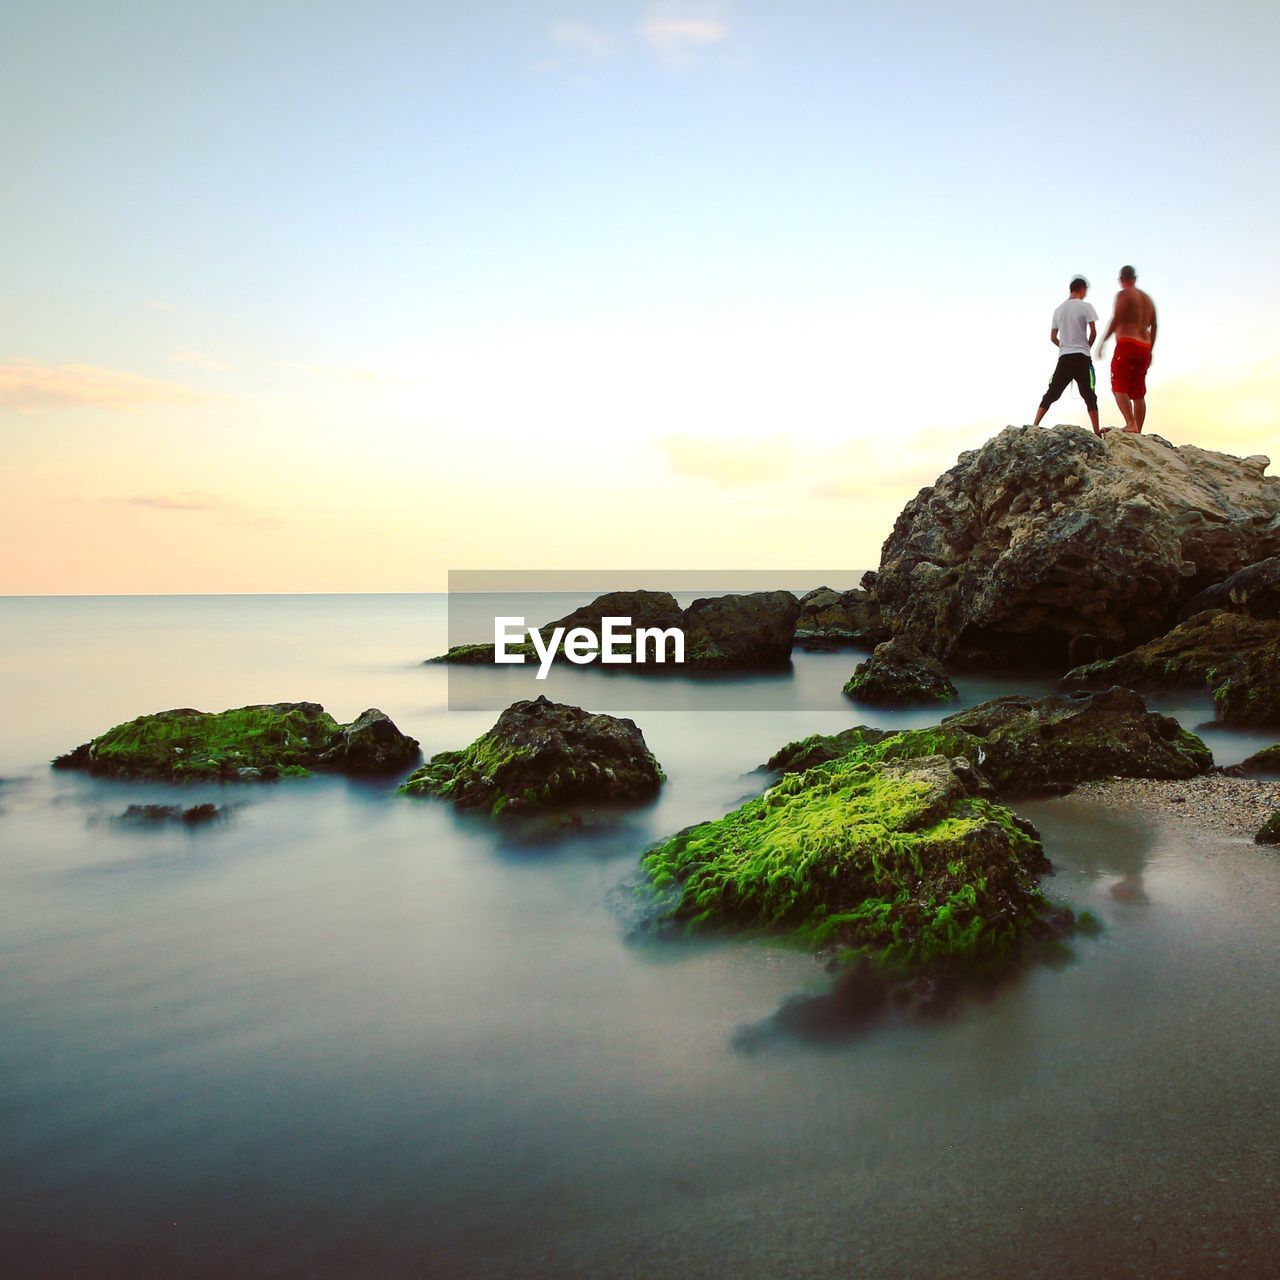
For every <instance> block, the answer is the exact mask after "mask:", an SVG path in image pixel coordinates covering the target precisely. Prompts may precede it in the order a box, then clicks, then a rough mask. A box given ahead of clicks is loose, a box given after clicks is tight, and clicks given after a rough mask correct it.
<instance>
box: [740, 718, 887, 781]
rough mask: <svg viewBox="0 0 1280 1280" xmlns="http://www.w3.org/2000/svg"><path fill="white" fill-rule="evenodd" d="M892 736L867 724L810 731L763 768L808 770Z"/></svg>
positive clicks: (790, 744) (801, 771)
mask: <svg viewBox="0 0 1280 1280" xmlns="http://www.w3.org/2000/svg"><path fill="white" fill-rule="evenodd" d="M890 736H891V734H890V731H889V730H888V729H872V728H871V727H870V726H869V725H865V724H860V725H858V727H857V728H856V729H845V730H843V731H842V732H841V733H833V734H821V733H814V734H810V736H809V737H807V738H801V739H800V741H799V742H788V743H787V745H786V746H785V747H782V748H780V749H779V750H777V751H775V752H774V753H773V755H771V756H770V757H769V759H768V760H767V761H765V763H764V764H762V765H761V766H760V769H761V770H762V771H765V772H768V773H803V772H804V771H805V770H806V769H814V768H816V767H817V766H818V765H820V764H826V763H827V761H829V760H838V759H839V758H840V757H841V756H847V755H848V754H849V752H850V751H854V750H856V749H857V748H859V747H864V746H874V745H875V744H876V743H877V742H882V741H883V740H884V739H885V738H888V737H890Z"/></svg>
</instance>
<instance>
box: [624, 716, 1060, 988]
mask: <svg viewBox="0 0 1280 1280" xmlns="http://www.w3.org/2000/svg"><path fill="white" fill-rule="evenodd" d="M895 736H896V735H895ZM875 750H876V748H875V747H870V748H868V751H869V752H871V751H875ZM643 869H644V872H645V873H646V875H647V877H648V879H649V881H650V883H651V884H652V886H653V888H654V889H655V890H656V891H657V892H658V894H659V895H660V911H661V913H662V917H663V918H664V919H665V920H668V921H670V922H672V923H679V924H683V925H684V926H686V927H688V928H690V929H695V930H696V929H701V928H706V927H714V926H729V927H738V928H748V929H772V930H782V931H786V932H789V933H791V934H793V935H795V936H797V937H798V938H800V939H801V940H803V941H805V942H807V943H809V944H811V945H814V946H818V947H824V946H831V947H834V948H836V949H837V950H838V951H840V952H842V953H843V954H844V955H845V956H846V957H851V956H869V957H871V958H873V959H874V960H875V961H876V962H877V963H878V965H880V966H881V967H882V968H883V969H885V970H888V971H890V972H894V971H896V972H899V973H901V974H903V975H907V976H909V975H911V974H913V973H915V972H918V971H919V970H921V969H922V968H925V967H936V966H942V967H944V968H945V967H949V966H957V965H958V966H961V967H964V968H972V967H975V966H976V967H979V968H981V967H984V966H988V965H991V966H995V967H1000V966H1003V965H1005V964H1007V963H1008V962H1010V961H1011V960H1012V959H1013V958H1014V956H1015V955H1016V953H1017V951H1018V949H1019V946H1020V942H1021V939H1022V936H1023V934H1024V933H1025V932H1026V930H1027V929H1028V928H1029V927H1030V926H1031V925H1032V924H1033V922H1035V921H1036V920H1037V918H1038V917H1039V916H1040V915H1041V914H1042V913H1043V912H1044V910H1045V908H1046V906H1047V904H1046V902H1045V899H1044V898H1043V896H1042V895H1041V893H1040V891H1039V889H1038V888H1037V885H1036V880H1037V877H1038V876H1040V875H1041V874H1043V873H1044V872H1046V871H1048V870H1049V863H1048V860H1047V859H1046V858H1045V856H1044V851H1043V849H1042V848H1041V844H1040V840H1039V837H1038V835H1037V834H1036V831H1035V829H1034V827H1032V826H1031V825H1030V823H1028V822H1025V821H1024V820H1022V819H1020V818H1018V817H1016V816H1015V815H1014V814H1013V813H1012V812H1011V811H1010V810H1009V809H1007V808H1006V807H1005V806H1004V805H1002V804H1000V803H999V802H998V801H997V800H996V799H995V797H994V795H993V793H992V791H991V788H990V786H989V785H988V784H987V783H986V781H985V780H984V779H983V778H982V776H981V775H980V774H979V773H978V772H977V770H975V769H974V768H973V767H972V766H970V765H969V764H968V762H967V761H965V760H962V759H948V758H947V757H945V756H941V755H932V756H919V757H915V758H911V759H899V760H884V761H874V760H871V759H859V758H857V756H856V755H850V756H846V757H844V758H841V759H838V760H833V761H831V762H829V763H828V764H825V765H822V766H820V767H818V768H815V769H811V770H809V771H807V772H805V773H802V774H791V775H789V776H787V777H784V778H783V779H782V780H781V781H780V782H778V783H777V784H775V785H774V786H773V787H771V788H769V790H767V791H765V792H764V793H763V794H762V795H760V796H757V797H756V798H754V799H752V800H749V801H747V802H746V803H745V804H744V805H742V806H741V807H740V808H738V809H736V810H734V811H733V812H732V813H729V814H727V815H726V816H725V817H723V818H718V819H715V820H713V821H711V822H704V823H701V824H700V825H698V826H695V827H690V828H689V829H687V830H685V831H682V832H680V833H679V834H678V835H675V836H673V837H671V838H670V839H669V840H666V841H664V842H663V843H661V844H659V845H657V846H655V847H654V848H652V849H651V850H650V851H649V852H648V853H647V854H646V855H645V857H644V861H643Z"/></svg>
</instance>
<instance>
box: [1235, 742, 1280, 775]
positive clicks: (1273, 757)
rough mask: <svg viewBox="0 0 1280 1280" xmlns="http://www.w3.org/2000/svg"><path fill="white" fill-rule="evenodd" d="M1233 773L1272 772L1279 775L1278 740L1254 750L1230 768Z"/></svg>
mask: <svg viewBox="0 0 1280 1280" xmlns="http://www.w3.org/2000/svg"><path fill="white" fill-rule="evenodd" d="M1232 772H1234V773H1274V774H1278V775H1280V742H1278V743H1276V744H1275V745H1274V746H1270V747H1263V748H1262V750H1261V751H1255V752H1254V753H1253V755H1251V756H1250V757H1249V758H1248V759H1247V760H1243V761H1241V763H1240V764H1238V765H1236V767H1235V769H1234V770H1232Z"/></svg>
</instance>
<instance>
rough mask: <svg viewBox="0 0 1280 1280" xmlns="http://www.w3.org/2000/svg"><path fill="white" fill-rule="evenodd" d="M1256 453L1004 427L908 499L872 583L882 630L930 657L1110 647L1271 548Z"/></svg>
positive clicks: (1056, 655)
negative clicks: (1234, 454)
mask: <svg viewBox="0 0 1280 1280" xmlns="http://www.w3.org/2000/svg"><path fill="white" fill-rule="evenodd" d="M1268 465H1269V460H1268V459H1267V458H1264V457H1261V456H1257V457H1251V458H1235V457H1231V456H1230V455H1227V454H1222V453H1213V452H1211V451H1209V450H1206V449H1199V448H1196V447H1194V446H1192V445H1184V446H1182V447H1181V448H1174V447H1173V446H1172V445H1170V444H1168V443H1167V442H1166V441H1164V440H1162V439H1160V437H1158V436H1141V435H1130V434H1125V433H1121V432H1110V433H1108V434H1107V435H1106V436H1105V437H1103V438H1102V439H1098V438H1096V437H1094V436H1093V435H1091V434H1090V433H1089V432H1086V431H1083V430H1081V429H1080V428H1078V427H1057V428H1053V429H1051V430H1044V429H1041V428H1036V427H1008V428H1006V429H1005V430H1004V431H1002V432H1000V434H999V435H997V436H995V437H994V438H992V439H991V440H989V441H987V443H986V444H985V445H983V446H982V448H980V449H976V450H973V451H972V452H969V453H964V454H961V455H960V460H959V462H958V463H957V464H956V466H954V467H953V468H952V469H951V470H950V471H948V472H947V473H946V474H945V475H943V476H941V477H940V478H939V479H938V480H937V482H936V483H935V484H933V485H932V486H930V487H929V488H926V489H922V490H921V491H920V493H919V494H918V495H917V496H916V497H915V498H913V499H912V500H911V501H910V502H909V503H908V504H907V505H906V507H905V508H904V509H903V511H902V513H901V515H899V517H898V520H897V523H896V524H895V525H894V529H893V532H892V533H891V534H890V536H889V538H888V539H887V541H886V542H885V544H884V548H883V551H882V554H881V561H880V569H879V571H878V573H877V575H876V579H875V592H876V598H877V600H878V602H879V605H880V608H881V611H882V612H883V615H884V618H885V621H886V622H887V623H888V625H889V626H890V628H891V629H892V630H893V632H894V634H896V635H906V636H908V637H910V638H911V639H912V640H914V641H915V642H916V643H917V644H918V645H919V646H920V647H921V648H922V649H923V650H924V651H925V652H927V653H931V654H934V655H935V656H937V657H944V658H945V657H954V658H956V659H966V660H974V661H1001V662H1006V663H1007V662H1012V663H1018V664H1020V665H1029V664H1032V663H1043V664H1059V665H1063V666H1065V665H1067V664H1068V657H1069V655H1070V654H1072V652H1073V643H1074V644H1075V646H1076V652H1078V650H1079V648H1080V646H1081V645H1082V644H1087V645H1096V646H1097V647H1098V649H1099V650H1100V651H1102V652H1108V651H1109V652H1111V653H1116V652H1120V651H1122V650H1125V649H1128V648H1131V647H1133V646H1134V645H1135V644H1140V643H1142V642H1143V641H1145V640H1149V639H1151V637H1152V636H1156V635H1159V634H1161V633H1162V632H1163V631H1166V630H1167V629H1168V628H1169V627H1170V626H1171V625H1172V624H1173V623H1174V622H1175V621H1176V619H1177V615H1178V611H1179V609H1180V607H1181V606H1182V605H1183V604H1184V603H1186V602H1187V601H1189V600H1190V599H1191V598H1192V597H1193V596H1194V595H1195V594H1196V593H1197V592H1199V591H1201V590H1203V589H1204V588H1206V587H1208V586H1210V585H1211V584H1213V583H1216V582H1219V581H1221V580H1222V579H1224V578H1226V577H1227V576H1228V575H1229V574H1231V573H1233V572H1235V571H1236V570H1238V569H1240V568H1241V567H1242V566H1244V565H1248V564H1252V563H1254V562H1256V561H1258V560H1261V559H1263V558H1264V557H1268V556H1273V555H1276V554H1277V553H1280V479H1277V478H1275V477H1268V476H1265V475H1264V474H1263V473H1264V472H1265V470H1266V468H1267V466H1268ZM1077 660H1078V658H1077Z"/></svg>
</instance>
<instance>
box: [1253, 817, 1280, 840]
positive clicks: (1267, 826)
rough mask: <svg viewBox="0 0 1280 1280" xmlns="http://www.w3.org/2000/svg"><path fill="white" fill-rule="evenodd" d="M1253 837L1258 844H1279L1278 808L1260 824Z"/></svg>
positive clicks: (1279, 819) (1279, 820) (1279, 818)
mask: <svg viewBox="0 0 1280 1280" xmlns="http://www.w3.org/2000/svg"><path fill="white" fill-rule="evenodd" d="M1253 838H1254V840H1256V841H1257V842H1258V844H1280V809H1277V810H1276V811H1275V813H1273V814H1272V815H1271V817H1269V818H1268V819H1267V820H1266V822H1264V823H1263V824H1262V826H1261V827H1260V828H1259V830H1258V834H1257V835H1256V836H1254V837H1253Z"/></svg>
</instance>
